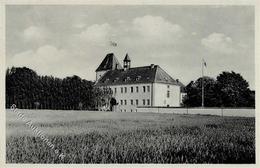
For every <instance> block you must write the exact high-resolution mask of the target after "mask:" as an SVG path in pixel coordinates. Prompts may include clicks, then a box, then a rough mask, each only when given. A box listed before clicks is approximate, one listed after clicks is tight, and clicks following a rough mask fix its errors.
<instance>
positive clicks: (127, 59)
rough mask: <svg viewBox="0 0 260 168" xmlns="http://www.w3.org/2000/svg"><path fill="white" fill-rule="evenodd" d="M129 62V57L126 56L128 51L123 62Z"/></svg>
mask: <svg viewBox="0 0 260 168" xmlns="http://www.w3.org/2000/svg"><path fill="white" fill-rule="evenodd" d="M125 61H126V62H131V59H130V57H129V56H128V53H126V56H125V59H124V62H125Z"/></svg>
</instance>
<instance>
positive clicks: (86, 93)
mask: <svg viewBox="0 0 260 168" xmlns="http://www.w3.org/2000/svg"><path fill="white" fill-rule="evenodd" d="M94 94H95V92H94V82H92V81H87V80H84V79H81V78H80V77H78V76H76V75H74V76H72V77H66V78H64V79H60V78H55V77H53V76H39V75H37V73H36V72H35V71H33V70H31V69H29V68H26V67H22V68H20V67H12V68H11V69H7V70H6V108H10V106H11V105H12V104H16V105H17V107H18V108H27V109H33V108H40V109H74V110H78V109H94V107H95V104H94V97H95V95H94ZM106 94H109V95H110V93H109V92H107V93H106V92H104V91H102V95H103V97H106V96H107V95H106ZM35 102H37V103H36V104H35Z"/></svg>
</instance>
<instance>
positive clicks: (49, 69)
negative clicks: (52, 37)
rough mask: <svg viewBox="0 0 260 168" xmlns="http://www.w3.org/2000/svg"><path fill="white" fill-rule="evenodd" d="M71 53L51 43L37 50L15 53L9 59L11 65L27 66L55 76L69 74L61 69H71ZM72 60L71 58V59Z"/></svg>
mask: <svg viewBox="0 0 260 168" xmlns="http://www.w3.org/2000/svg"><path fill="white" fill-rule="evenodd" d="M68 56H69V54H68V53H67V51H66V50H63V49H57V48H56V47H54V46H51V45H44V46H41V47H39V48H38V49H37V50H27V51H24V52H21V53H18V54H15V55H14V56H13V57H11V58H10V60H9V61H8V65H9V66H21V67H22V66H27V67H29V68H32V69H33V70H36V71H37V72H38V73H40V74H44V75H45V74H49V75H54V76H59V77H60V76H64V75H68V73H66V72H62V71H61V70H64V69H69V67H68V65H70V64H69V62H67V61H68V60H67V58H68ZM69 61H71V60H69Z"/></svg>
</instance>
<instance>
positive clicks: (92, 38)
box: [77, 23, 112, 45]
mask: <svg viewBox="0 0 260 168" xmlns="http://www.w3.org/2000/svg"><path fill="white" fill-rule="evenodd" d="M111 31H112V27H111V26H110V25H109V24H107V23H104V24H94V25H91V26H89V27H87V28H86V29H84V30H83V31H82V32H81V33H80V34H78V35H77V36H79V38H80V39H81V40H84V41H85V42H88V43H91V44H96V45H105V44H107V42H108V41H109V37H110V35H111Z"/></svg>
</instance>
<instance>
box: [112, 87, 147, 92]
mask: <svg viewBox="0 0 260 168" xmlns="http://www.w3.org/2000/svg"><path fill="white" fill-rule="evenodd" d="M142 88H143V90H142V91H143V92H144V93H145V92H150V86H143V87H142ZM120 90H121V93H127V90H128V88H127V87H120ZM134 92H136V93H138V92H139V86H136V87H133V86H131V87H130V93H134ZM114 93H117V88H114Z"/></svg>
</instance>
